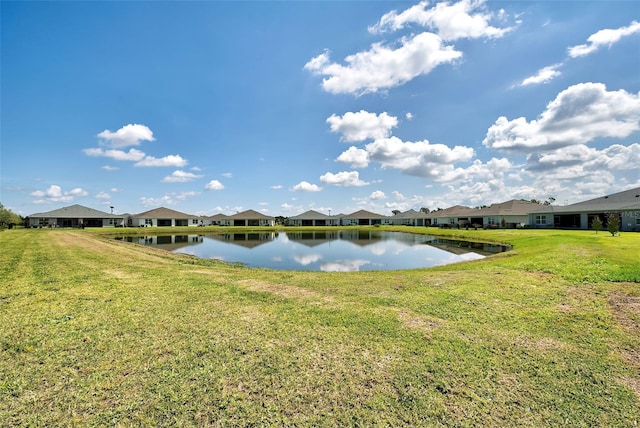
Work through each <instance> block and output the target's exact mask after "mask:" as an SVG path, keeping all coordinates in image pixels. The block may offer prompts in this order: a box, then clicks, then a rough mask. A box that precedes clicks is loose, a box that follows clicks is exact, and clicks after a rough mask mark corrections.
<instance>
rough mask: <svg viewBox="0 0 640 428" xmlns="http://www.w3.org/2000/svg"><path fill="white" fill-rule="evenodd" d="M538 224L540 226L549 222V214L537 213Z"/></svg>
mask: <svg viewBox="0 0 640 428" xmlns="http://www.w3.org/2000/svg"><path fill="white" fill-rule="evenodd" d="M536 224H537V225H538V226H544V225H546V224H547V216H546V215H536Z"/></svg>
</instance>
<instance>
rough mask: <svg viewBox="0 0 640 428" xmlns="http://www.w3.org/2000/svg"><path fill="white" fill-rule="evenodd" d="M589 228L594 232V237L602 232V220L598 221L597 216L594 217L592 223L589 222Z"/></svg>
mask: <svg viewBox="0 0 640 428" xmlns="http://www.w3.org/2000/svg"><path fill="white" fill-rule="evenodd" d="M591 227H592V228H593V230H595V231H596V235H597V234H598V232H600V231H601V230H602V220H600V216H599V215H597V216H595V218H594V219H593V222H591Z"/></svg>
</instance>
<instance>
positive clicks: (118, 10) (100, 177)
mask: <svg viewBox="0 0 640 428" xmlns="http://www.w3.org/2000/svg"><path fill="white" fill-rule="evenodd" d="M0 7H1V10H0V12H1V13H0V16H1V20H2V22H1V24H2V26H1V56H2V57H1V59H2V62H1V76H0V77H1V85H2V87H1V90H2V92H1V103H2V104H1V151H0V166H1V170H0V179H1V183H0V202H2V204H3V205H4V206H5V207H8V208H10V209H12V210H13V211H14V212H16V213H18V214H21V215H25V216H26V215H29V214H33V213H37V212H43V211H49V210H53V209H57V208H60V207H63V206H67V205H71V204H76V203H77V204H81V205H85V206H88V207H92V208H96V209H101V210H103V211H107V212H109V211H110V208H109V207H110V206H113V207H114V213H125V212H128V213H140V212H143V211H146V210H149V209H152V208H155V207H159V206H165V207H168V208H172V209H175V210H178V211H183V212H187V213H190V214H199V215H213V214H216V213H219V212H222V213H225V214H233V213H235V212H237V211H242V210H246V209H255V210H259V211H262V212H265V213H266V214H269V215H273V216H276V215H283V216H292V215H296V214H298V213H301V212H303V211H306V210H309V209H314V210H317V211H321V212H324V213H329V211H330V212H331V213H332V214H337V213H340V212H342V213H350V212H353V211H356V210H359V209H366V210H370V211H374V212H378V213H381V214H391V211H392V210H396V209H399V210H401V211H405V210H407V209H410V208H414V209H419V208H421V207H427V208H430V209H435V208H438V207H441V208H446V207H448V206H452V205H456V204H463V205H468V206H478V205H483V204H487V205H488V204H490V203H494V202H502V201H505V200H509V199H512V198H518V199H519V198H524V199H532V198H535V199H539V200H546V199H547V198H549V197H553V198H555V199H556V202H555V203H556V204H561V205H562V204H565V203H574V202H579V201H582V200H585V199H589V198H591V197H596V196H600V195H603V194H608V193H613V192H616V191H621V190H625V189H628V188H632V187H638V186H640V3H638V2H635V1H621V2H612V1H599V2H580V1H563V2H549V1H542V2H523V1H515V2H508V1H501V2H483V1H476V0H468V1H458V2H456V1H451V2H421V3H411V2H386V1H375V2H373V1H371V2H366V1H347V2H333V1H331V2H293V1H292V2H288V1H278V2H275V1H274V2H271V1H264V2H249V1H245V2H213V1H210V2H208V1H202V2H153V1H145V2H6V1H3V2H2V3H1V6H0Z"/></svg>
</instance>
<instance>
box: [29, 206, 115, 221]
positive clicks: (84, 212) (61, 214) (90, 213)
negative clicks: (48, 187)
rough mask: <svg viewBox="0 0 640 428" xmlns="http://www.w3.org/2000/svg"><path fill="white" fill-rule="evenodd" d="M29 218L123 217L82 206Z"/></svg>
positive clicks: (64, 208) (32, 215) (36, 214)
mask: <svg viewBox="0 0 640 428" xmlns="http://www.w3.org/2000/svg"><path fill="white" fill-rule="evenodd" d="M29 217H42V218H123V217H124V216H123V215H117V214H109V213H106V212H104V211H99V210H95V209H93V208H88V207H85V206H82V205H78V204H75V205H70V206H68V207H63V208H58V209H57V210H52V211H47V212H43V213H35V214H31V215H30V216H29Z"/></svg>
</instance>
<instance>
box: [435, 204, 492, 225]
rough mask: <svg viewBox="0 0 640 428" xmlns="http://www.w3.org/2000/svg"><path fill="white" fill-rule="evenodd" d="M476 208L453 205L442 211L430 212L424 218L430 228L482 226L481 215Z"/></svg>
mask: <svg viewBox="0 0 640 428" xmlns="http://www.w3.org/2000/svg"><path fill="white" fill-rule="evenodd" d="M479 211H480V210H479V209H477V208H469V207H465V206H464V205H454V206H452V207H449V208H445V209H443V210H436V211H431V212H430V213H428V214H427V215H426V216H425V218H426V219H427V220H428V221H429V222H430V224H431V226H438V227H457V226H458V225H460V226H461V227H462V226H466V225H467V224H469V225H474V224H476V225H478V226H481V225H482V215H481V214H480V213H479Z"/></svg>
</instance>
